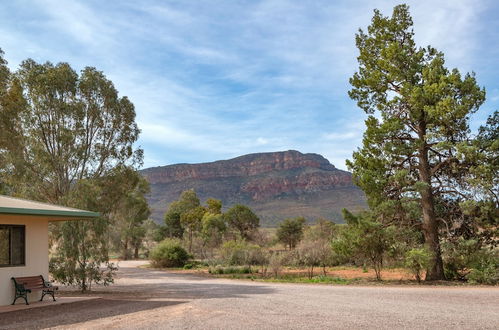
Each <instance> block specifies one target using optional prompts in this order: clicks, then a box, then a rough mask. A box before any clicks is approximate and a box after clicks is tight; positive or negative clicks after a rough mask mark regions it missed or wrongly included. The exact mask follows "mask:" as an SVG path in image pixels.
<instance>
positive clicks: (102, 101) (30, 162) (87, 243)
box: [0, 59, 143, 290]
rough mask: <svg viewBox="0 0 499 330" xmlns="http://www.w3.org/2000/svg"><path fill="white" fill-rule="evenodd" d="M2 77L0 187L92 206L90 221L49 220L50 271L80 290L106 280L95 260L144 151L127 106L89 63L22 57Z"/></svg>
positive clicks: (103, 256) (100, 257)
mask: <svg viewBox="0 0 499 330" xmlns="http://www.w3.org/2000/svg"><path fill="white" fill-rule="evenodd" d="M0 62H1V63H0V67H1V69H0V71H1V72H5V69H4V66H5V63H4V61H3V59H2V61H0ZM0 79H2V78H0ZM2 81H3V80H2ZM7 82H8V87H7V94H9V93H10V97H8V98H5V97H4V96H5V95H6V94H5V93H3V92H0V93H2V96H1V98H2V108H1V110H2V111H1V112H0V123H2V124H1V125H2V133H0V135H1V137H0V173H3V175H2V180H3V183H4V186H6V187H7V189H8V190H9V192H10V193H15V194H17V195H22V196H25V197H28V198H32V199H36V200H43V201H46V202H51V203H57V204H64V205H67V206H73V207H79V208H86V209H90V210H94V211H99V212H100V213H101V215H102V217H101V218H99V219H96V220H93V221H74V222H66V223H64V224H62V225H61V226H52V238H53V239H54V240H55V241H57V246H58V255H57V257H56V258H55V259H54V260H58V261H60V262H61V263H60V264H59V266H61V267H58V266H57V265H54V264H53V266H54V267H52V269H56V270H57V274H59V275H60V279H62V280H64V281H66V283H78V284H79V285H80V286H81V287H82V290H85V289H87V287H88V283H89V282H88V279H90V283H91V281H92V279H93V280H95V281H101V280H102V281H103V282H104V283H107V280H108V279H109V278H108V277H106V276H104V273H103V272H102V271H100V270H99V266H100V263H101V262H107V261H108V255H107V239H108V226H109V215H110V214H111V213H112V212H113V211H114V209H113V208H114V207H116V206H117V205H119V200H120V199H121V198H123V196H126V194H125V193H126V192H127V189H128V185H127V182H126V179H124V178H126V175H127V173H128V172H129V171H134V170H135V169H136V168H137V166H140V165H141V163H142V157H143V152H142V150H141V149H140V148H136V147H134V144H135V142H136V141H137V139H138V136H139V129H138V127H137V124H136V123H135V109H134V106H133V104H132V103H131V102H130V101H129V100H128V98H127V97H120V96H119V95H118V91H117V90H116V88H115V87H114V85H113V83H112V82H111V81H110V80H108V79H107V78H106V77H105V75H104V74H103V73H102V72H100V71H98V70H96V69H95V68H91V67H86V68H84V69H83V70H82V71H81V73H80V74H78V73H77V72H76V71H75V70H74V69H72V68H71V66H70V65H69V64H67V63H59V64H56V65H54V64H52V63H50V62H46V63H43V64H40V63H37V62H35V61H34V60H31V59H28V60H25V61H24V62H22V63H21V65H20V67H19V69H18V70H17V71H16V72H15V73H11V74H10V75H9V79H8V80H7ZM0 85H1V83H0ZM0 88H1V86H0ZM2 90H3V91H5V88H3V89H2ZM6 100H7V101H6ZM70 261H71V262H70ZM107 274H111V272H108V273H107Z"/></svg>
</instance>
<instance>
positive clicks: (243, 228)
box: [225, 204, 260, 239]
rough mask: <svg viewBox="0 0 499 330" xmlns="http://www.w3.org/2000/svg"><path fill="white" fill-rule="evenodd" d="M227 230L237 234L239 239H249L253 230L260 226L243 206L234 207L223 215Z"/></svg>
mask: <svg viewBox="0 0 499 330" xmlns="http://www.w3.org/2000/svg"><path fill="white" fill-rule="evenodd" d="M225 219H226V221H227V224H228V225H229V228H231V229H232V230H234V231H236V232H237V233H239V235H240V236H241V238H243V239H249V238H250V235H251V234H252V233H253V231H254V230H255V229H257V228H258V227H259V226H260V219H259V218H258V217H257V216H256V214H255V213H253V211H251V209H250V208H249V207H247V206H244V205H240V204H237V205H234V206H233V207H231V208H230V209H229V210H228V211H227V212H226V213H225Z"/></svg>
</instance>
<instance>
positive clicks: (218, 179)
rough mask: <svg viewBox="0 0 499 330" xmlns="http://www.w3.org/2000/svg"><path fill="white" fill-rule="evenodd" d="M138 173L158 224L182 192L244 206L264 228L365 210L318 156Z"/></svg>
mask: <svg viewBox="0 0 499 330" xmlns="http://www.w3.org/2000/svg"><path fill="white" fill-rule="evenodd" d="M141 173H142V175H144V177H145V178H146V179H147V180H148V181H149V183H150V184H151V193H150V194H149V196H148V201H149V203H150V206H151V208H152V217H153V219H154V220H155V221H157V222H162V215H163V214H164V212H165V211H166V208H167V206H168V205H169V204H170V203H171V202H172V201H174V200H176V199H177V198H178V196H179V195H180V193H181V192H182V191H183V190H186V189H195V190H196V192H197V193H198V196H199V197H200V199H201V200H202V201H204V200H205V199H206V198H208V197H213V198H218V199H221V200H222V202H223V204H224V207H225V208H228V207H230V206H232V205H234V204H236V203H241V204H246V205H248V206H250V207H251V208H252V209H253V210H254V211H255V213H256V214H257V215H259V216H260V218H261V219H262V225H264V226H273V225H275V224H276V223H277V222H279V221H280V220H282V219H284V218H285V217H292V216H304V217H306V218H308V219H310V220H312V219H314V218H319V217H322V218H329V219H331V220H334V221H336V222H341V221H342V219H341V209H342V208H343V207H346V208H349V209H352V210H359V209H362V208H364V207H365V197H364V194H363V193H362V191H360V189H359V188H358V187H357V186H355V185H354V184H353V182H352V175H351V173H350V172H347V171H343V170H340V169H337V168H336V167H335V166H334V165H333V164H331V163H330V162H329V161H328V160H327V159H326V158H324V157H323V156H321V155H319V154H314V153H307V154H303V153H301V152H299V151H296V150H288V151H279V152H266V153H253V154H247V155H242V156H239V157H235V158H232V159H227V160H218V161H214V162H207V163H197V164H173V165H166V166H156V167H151V168H147V169H144V170H141Z"/></svg>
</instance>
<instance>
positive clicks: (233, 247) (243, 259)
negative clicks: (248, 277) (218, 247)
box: [221, 240, 261, 265]
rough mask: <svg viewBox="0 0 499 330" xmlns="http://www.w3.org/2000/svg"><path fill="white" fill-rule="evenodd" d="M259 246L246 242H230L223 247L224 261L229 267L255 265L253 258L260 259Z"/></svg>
mask: <svg viewBox="0 0 499 330" xmlns="http://www.w3.org/2000/svg"><path fill="white" fill-rule="evenodd" d="M260 249H261V248H260V247H259V246H258V245H254V244H250V243H248V242H246V241H243V240H239V241H228V242H225V243H224V244H223V246H222V251H221V255H222V259H223V260H224V262H225V263H226V264H227V265H246V264H251V263H255V262H254V260H252V259H253V258H257V257H258V250H260Z"/></svg>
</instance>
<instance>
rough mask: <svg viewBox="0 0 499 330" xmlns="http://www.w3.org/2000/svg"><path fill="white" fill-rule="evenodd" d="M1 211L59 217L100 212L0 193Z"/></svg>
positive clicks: (95, 214)
mask: <svg viewBox="0 0 499 330" xmlns="http://www.w3.org/2000/svg"><path fill="white" fill-rule="evenodd" d="M0 213H3V214H27V215H45V216H57V217H61V216H63V217H74V218H95V217H98V216H99V215H100V214H99V213H97V212H90V211H85V210H79V209H73V208H71V207H65V206H59V205H53V204H47V203H41V202H35V201H30V200H27V199H21V198H14V197H10V196H4V195H0Z"/></svg>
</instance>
